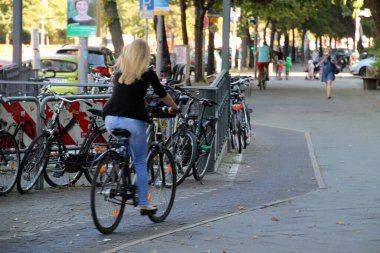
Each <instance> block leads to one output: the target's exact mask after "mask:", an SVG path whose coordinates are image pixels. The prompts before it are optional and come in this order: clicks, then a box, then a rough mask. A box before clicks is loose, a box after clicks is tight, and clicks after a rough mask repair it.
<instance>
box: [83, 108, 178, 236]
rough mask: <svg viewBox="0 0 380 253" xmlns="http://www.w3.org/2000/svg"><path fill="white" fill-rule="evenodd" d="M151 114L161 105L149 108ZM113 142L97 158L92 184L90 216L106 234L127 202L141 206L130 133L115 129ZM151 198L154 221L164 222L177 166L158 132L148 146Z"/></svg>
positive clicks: (174, 187) (172, 198)
mask: <svg viewBox="0 0 380 253" xmlns="http://www.w3.org/2000/svg"><path fill="white" fill-rule="evenodd" d="M148 109H149V111H150V115H151V117H153V116H154V115H155V111H156V112H157V111H160V110H161V108H157V107H150V108H148ZM112 135H113V136H114V138H115V139H114V141H111V142H109V143H107V144H104V146H105V147H106V152H105V153H103V154H102V155H101V156H100V157H99V158H98V159H97V169H96V171H95V174H94V178H93V181H92V185H91V198H90V202H91V215H92V219H93V221H94V224H95V226H96V228H97V229H98V230H99V231H100V232H101V233H103V234H109V233H112V232H113V231H114V230H115V229H116V228H117V226H118V225H119V223H120V221H121V219H122V216H123V213H124V209H125V207H126V204H130V205H132V206H137V205H138V202H139V201H138V195H137V194H136V193H137V187H136V184H135V181H136V171H135V167H134V164H133V159H132V156H131V154H130V149H129V142H128V140H129V137H130V132H129V131H128V130H126V129H113V130H112ZM147 168H148V186H149V188H148V196H147V198H148V201H149V204H150V205H154V206H157V211H156V212H150V213H148V214H147V215H148V217H149V219H150V220H151V221H153V222H156V223H158V222H162V221H164V220H165V219H166V218H167V216H168V215H169V213H170V211H171V209H172V207H173V204H174V198H175V193H176V176H177V173H176V168H175V162H174V159H173V157H172V154H171V152H170V151H169V149H167V148H166V147H165V145H164V142H163V135H162V134H161V133H160V132H158V133H157V134H156V139H155V141H153V142H152V143H151V145H150V148H149V153H148V158H147Z"/></svg>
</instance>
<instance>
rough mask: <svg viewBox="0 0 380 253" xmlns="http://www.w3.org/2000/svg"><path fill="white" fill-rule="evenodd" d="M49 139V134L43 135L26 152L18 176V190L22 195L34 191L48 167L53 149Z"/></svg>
mask: <svg viewBox="0 0 380 253" xmlns="http://www.w3.org/2000/svg"><path fill="white" fill-rule="evenodd" d="M49 137H50V135H49V134H48V133H43V134H41V135H40V136H38V137H37V138H36V139H34V140H33V141H32V143H31V144H30V146H29V148H28V149H27V150H26V152H25V155H24V157H23V159H22V161H21V165H20V169H19V173H18V175H17V190H18V191H19V192H20V193H22V194H23V193H26V192H28V191H29V190H30V189H32V187H33V186H34V184H35V183H36V182H37V179H38V178H39V176H40V175H41V173H42V171H43V170H44V169H45V168H46V166H47V163H48V161H49V153H50V148H51V141H50V140H49Z"/></svg>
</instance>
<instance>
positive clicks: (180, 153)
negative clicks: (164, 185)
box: [167, 132, 197, 186]
mask: <svg viewBox="0 0 380 253" xmlns="http://www.w3.org/2000/svg"><path fill="white" fill-rule="evenodd" d="M174 142H175V143H174ZM167 147H168V148H169V150H170V151H171V152H172V154H173V157H174V161H175V164H176V168H177V186H178V185H180V184H181V183H182V182H183V181H184V180H185V178H186V177H187V176H188V175H189V172H190V170H191V168H192V166H193V163H194V160H195V157H196V151H197V149H196V141H195V136H194V134H193V133H191V132H189V133H186V134H178V135H175V136H173V138H171V139H170V140H169V143H168V144H167Z"/></svg>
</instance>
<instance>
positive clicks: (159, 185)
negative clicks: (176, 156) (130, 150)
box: [148, 148, 177, 222]
mask: <svg viewBox="0 0 380 253" xmlns="http://www.w3.org/2000/svg"><path fill="white" fill-rule="evenodd" d="M176 177H177V173H176V168H175V163H174V160H173V158H172V155H171V153H170V151H169V150H168V149H166V148H162V152H159V151H158V150H156V151H154V152H153V153H152V154H151V155H150V156H149V158H148V182H149V188H148V201H149V204H150V205H153V206H157V209H158V210H157V212H156V213H155V214H149V218H150V220H152V221H153V222H162V221H164V220H165V219H166V217H167V216H168V215H169V213H170V210H171V209H172V207H173V203H174V198H175V191H176Z"/></svg>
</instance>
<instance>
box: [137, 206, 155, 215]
mask: <svg viewBox="0 0 380 253" xmlns="http://www.w3.org/2000/svg"><path fill="white" fill-rule="evenodd" d="M156 212H157V207H156V206H151V205H147V206H140V214H141V215H148V214H155V213H156Z"/></svg>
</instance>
